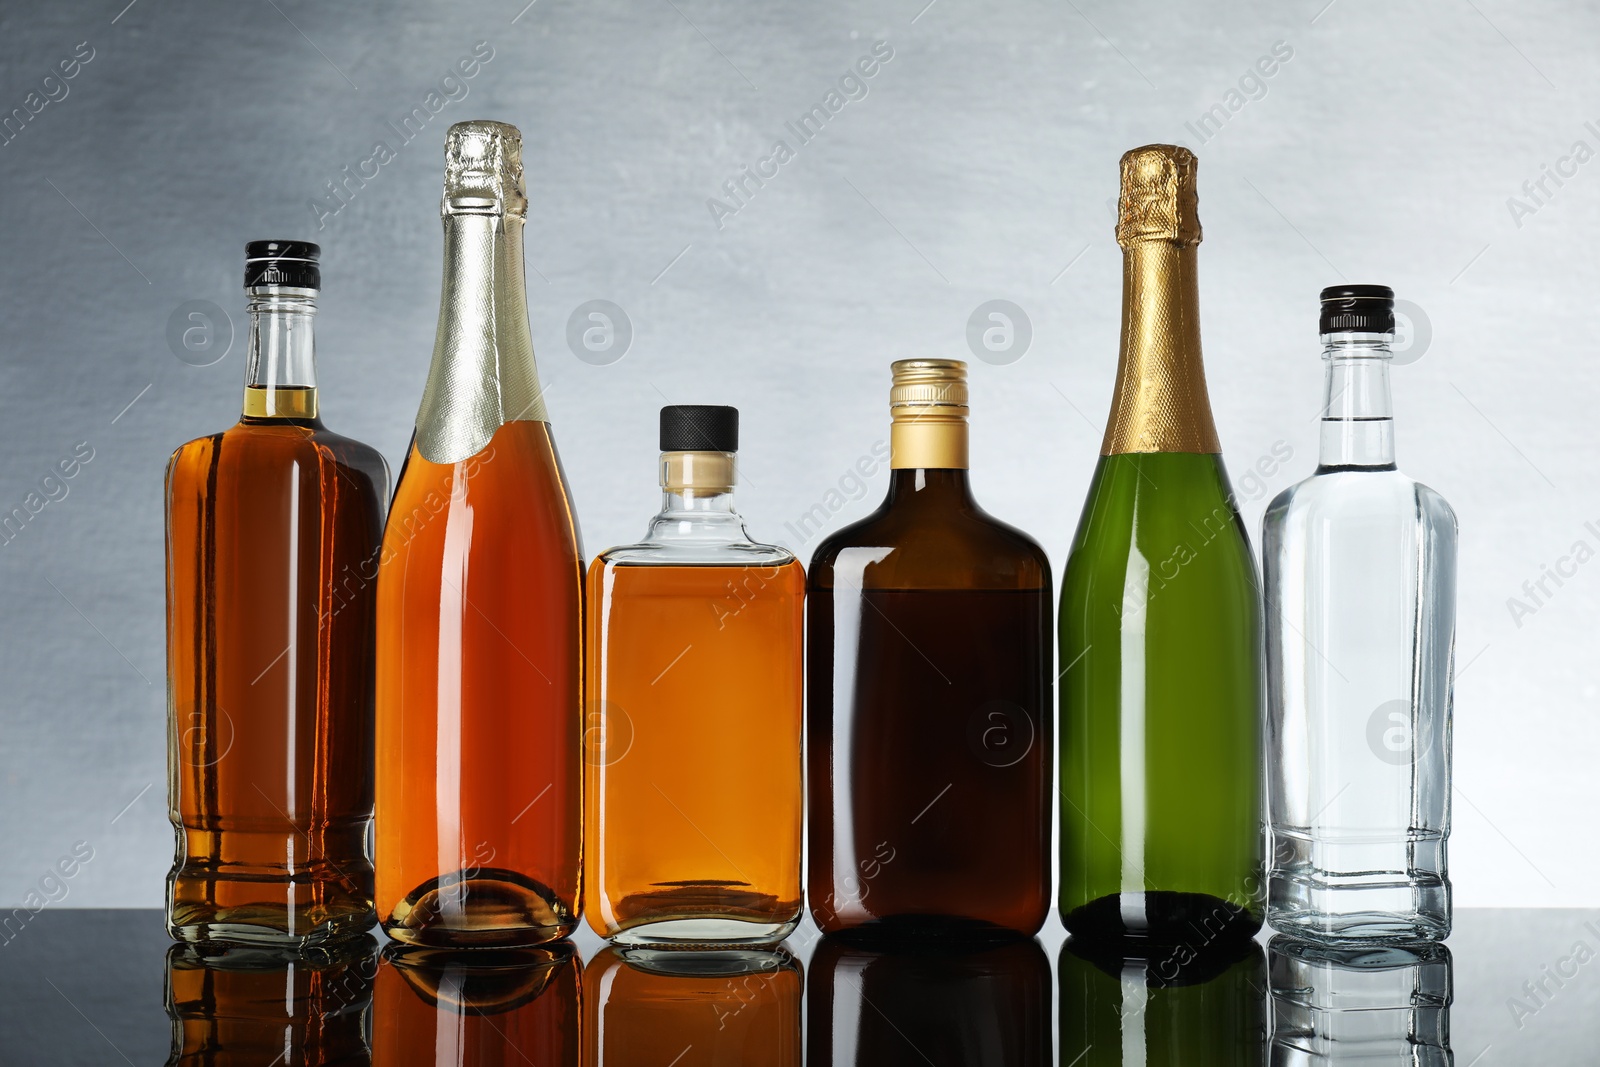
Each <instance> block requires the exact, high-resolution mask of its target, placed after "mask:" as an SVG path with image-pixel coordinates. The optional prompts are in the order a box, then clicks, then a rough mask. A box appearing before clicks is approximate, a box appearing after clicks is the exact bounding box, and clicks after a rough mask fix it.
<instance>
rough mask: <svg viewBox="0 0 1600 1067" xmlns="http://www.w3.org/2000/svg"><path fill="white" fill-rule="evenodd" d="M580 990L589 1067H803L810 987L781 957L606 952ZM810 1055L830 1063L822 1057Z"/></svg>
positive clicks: (794, 964) (784, 956) (792, 964)
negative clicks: (804, 996)
mask: <svg viewBox="0 0 1600 1067" xmlns="http://www.w3.org/2000/svg"><path fill="white" fill-rule="evenodd" d="M583 982H584V986H585V995H584V1002H583V1011H584V1034H585V1036H586V1038H587V1041H586V1042H585V1047H584V1063H586V1064H589V1065H591V1067H666V1065H667V1064H672V1065H673V1067H723V1065H732V1064H738V1065H740V1067H799V1065H800V994H801V992H802V989H803V987H804V984H805V983H804V978H803V975H802V974H801V971H800V965H799V963H798V962H796V961H795V959H794V957H792V956H790V955H788V954H787V953H785V952H783V951H781V950H780V951H776V952H750V951H744V952H734V951H721V952H705V953H699V952H696V953H685V952H673V951H652V950H648V949H645V950H640V949H633V950H630V951H629V952H628V955H627V957H626V958H624V957H623V955H622V954H621V953H620V952H619V951H618V950H617V949H616V948H615V947H608V948H606V949H605V950H604V951H602V952H600V953H599V954H598V955H596V956H595V957H594V959H592V960H590V961H589V966H588V967H587V968H585V970H584V974H583ZM813 1055H814V1056H816V1057H817V1062H827V1055H826V1049H819V1050H816V1051H815V1052H814V1053H813ZM673 1057H677V1058H676V1059H674V1058H673ZM884 1062H889V1061H884ZM917 1062H920V1061H917Z"/></svg>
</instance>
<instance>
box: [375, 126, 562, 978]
mask: <svg viewBox="0 0 1600 1067" xmlns="http://www.w3.org/2000/svg"><path fill="white" fill-rule="evenodd" d="M520 146H521V141H520V135H519V134H518V133H517V130H516V128H515V127H513V126H507V125H505V124H503V123H498V122H463V123H457V124H456V125H455V126H453V127H451V129H450V134H449V138H448V141H447V144H446V149H445V196H444V209H443V210H444V224H445V225H444V229H445V244H444V248H445V271H444V293H443V298H442V300H441V302H440V311H439V330H438V335H437V338H436V340H435V343H434V352H433V364H432V367H431V369H430V371H429V374H428V383H427V386H426V387H425V389H424V391H423V396H422V405H421V408H420V410H419V412H418V414H417V424H416V434H415V436H414V438H413V440H412V445H411V450H410V454H409V455H408V457H407V459H406V465H405V467H404V468H403V469H402V470H401V472H400V482H399V486H398V488H397V489H396V490H395V496H394V503H393V506H392V507H391V509H390V521H389V523H388V526H387V528H386V529H385V531H384V539H383V554H382V560H381V563H380V567H379V571H380V574H379V579H378V619H379V622H378V672H377V673H378V685H377V702H378V726H377V752H378V764H377V862H378V870H377V879H376V901H377V910H378V918H379V921H380V922H382V924H383V928H384V930H385V931H386V932H387V933H388V934H389V936H390V937H392V938H394V939H395V940H397V941H402V942H405V943H408V944H416V945H434V946H441V947H487V946H512V945H531V944H537V943H540V942H544V941H549V940H552V939H555V938H559V937H563V936H565V935H566V934H568V933H571V932H572V930H573V928H574V927H575V926H576V925H577V921H578V908H579V905H578V900H579V882H580V872H579V867H580V859H581V855H582V852H581V849H582V842H581V838H580V823H581V820H582V808H581V805H582V794H581V784H582V782H581V777H580V772H581V766H582V764H581V759H580V746H581V740H582V738H581V732H582V731H581V727H582V687H583V662H582V657H583V653H582V638H583V633H582V612H583V562H582V550H581V549H580V547H579V545H578V532H577V524H576V522H575V520H574V517H573V514H572V503H571V500H570V499H569V497H568V494H567V486H566V479H565V477H564V476H563V474H562V470H561V463H560V460H559V459H558V458H557V456H556V451H555V442H554V439H553V438H552V437H551V434H550V427H549V424H548V423H547V422H546V421H545V411H544V403H543V399H542V395H541V392H540V389H539V380H538V373H537V370H536V369H535V366H534V360H533V343H532V340H531V337H530V334H529V329H528V308H527V297H526V293H525V291H524V288H523V261H522V226H523V216H524V213H525V212H526V210H527V201H526V199H525V198H524V197H523V194H522V161H521V147H520Z"/></svg>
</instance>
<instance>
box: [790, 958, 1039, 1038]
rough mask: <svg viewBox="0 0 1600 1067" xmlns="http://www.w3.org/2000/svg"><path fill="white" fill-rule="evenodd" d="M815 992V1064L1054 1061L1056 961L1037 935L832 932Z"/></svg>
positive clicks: (811, 1022) (817, 965)
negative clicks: (909, 939)
mask: <svg viewBox="0 0 1600 1067" xmlns="http://www.w3.org/2000/svg"><path fill="white" fill-rule="evenodd" d="M808 998H809V1001H810V1003H809V1006H808V1008H807V1030H808V1034H809V1050H808V1053H807V1061H808V1063H809V1064H811V1065H812V1067H823V1065H825V1064H831V1065H833V1067H882V1065H884V1064H900V1063H905V1064H931V1065H933V1067H945V1065H947V1064H948V1065H951V1067H955V1065H961V1067H1001V1065H1003V1067H1036V1065H1037V1067H1045V1065H1047V1064H1049V1063H1050V960H1049V958H1048V957H1046V956H1045V954H1044V950H1043V949H1041V948H1040V947H1039V943H1038V942H1037V941H1034V940H1031V939H1030V940H1026V941H1023V940H1017V941H1008V942H1002V943H998V944H995V943H990V944H977V945H966V946H963V945H961V944H960V943H956V942H951V941H938V942H924V943H920V944H905V945H890V944H862V943H855V942H851V941H846V940H841V939H839V938H833V937H830V938H825V939H824V940H823V942H822V944H821V945H819V946H818V947H817V952H816V955H815V956H813V957H812V960H811V975H810V977H809V979H808ZM1063 1062H1070V1061H1063Z"/></svg>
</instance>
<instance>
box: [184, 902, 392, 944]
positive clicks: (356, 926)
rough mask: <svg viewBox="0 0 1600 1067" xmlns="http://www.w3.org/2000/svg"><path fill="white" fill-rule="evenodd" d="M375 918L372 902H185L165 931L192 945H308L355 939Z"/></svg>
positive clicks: (366, 929) (370, 926) (375, 920)
mask: <svg viewBox="0 0 1600 1067" xmlns="http://www.w3.org/2000/svg"><path fill="white" fill-rule="evenodd" d="M376 922H377V915H376V913H374V912H373V910H372V908H371V907H370V906H369V907H365V908H362V907H356V908H351V909H348V910H344V911H341V912H336V913H332V914H330V913H329V912H328V911H327V910H326V909H321V908H296V909H294V910H293V911H291V910H290V909H287V908H285V907H283V906H282V905H278V906H273V905H270V904H247V905H241V906H237V907H218V906H216V905H208V904H181V905H177V906H175V907H169V908H168V910H167V936H168V937H170V938H172V940H174V941H178V942H181V943H183V944H189V945H248V946H254V947H263V948H285V949H305V948H314V947H316V946H319V945H334V944H337V943H339V942H343V941H350V940H353V939H355V938H358V937H360V936H361V935H363V934H365V933H366V932H367V931H368V930H371V929H372V927H373V925H374V924H375V923H376Z"/></svg>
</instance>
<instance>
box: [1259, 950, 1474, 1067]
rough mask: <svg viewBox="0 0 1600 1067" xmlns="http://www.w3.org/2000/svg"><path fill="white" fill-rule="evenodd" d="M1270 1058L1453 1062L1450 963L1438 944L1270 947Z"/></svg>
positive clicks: (1296, 1062)
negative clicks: (1451, 1049)
mask: <svg viewBox="0 0 1600 1067" xmlns="http://www.w3.org/2000/svg"><path fill="white" fill-rule="evenodd" d="M1268 957H1269V959H1270V966H1271V985H1272V1062H1273V1064H1275V1065H1281V1067H1338V1065H1342V1064H1350V1063H1363V1064H1364V1063H1377V1064H1382V1063H1396V1064H1407V1065H1409V1067H1450V1065H1451V1064H1453V1063H1454V1062H1455V1058H1454V1056H1453V1055H1452V1053H1451V1051H1450V1002H1451V1000H1452V999H1453V985H1454V983H1453V966H1452V963H1451V960H1450V950H1449V949H1447V948H1445V947H1444V946H1443V945H1430V944H1418V945H1415V946H1412V947H1410V948H1406V947H1403V946H1400V945H1329V944H1325V943H1323V944H1318V943H1314V942H1310V941H1299V940H1295V939H1292V938H1289V937H1285V936H1283V935H1282V934H1280V935H1278V936H1277V937H1274V938H1273V939H1272V943H1271V945H1270V946H1268Z"/></svg>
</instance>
